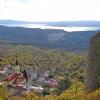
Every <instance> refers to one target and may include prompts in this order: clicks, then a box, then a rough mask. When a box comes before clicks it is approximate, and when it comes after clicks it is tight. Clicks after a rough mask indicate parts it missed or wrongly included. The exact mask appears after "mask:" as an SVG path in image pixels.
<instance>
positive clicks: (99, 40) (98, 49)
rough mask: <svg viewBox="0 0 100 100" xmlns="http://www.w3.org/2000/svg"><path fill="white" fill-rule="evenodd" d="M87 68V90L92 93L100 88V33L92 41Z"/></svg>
mask: <svg viewBox="0 0 100 100" xmlns="http://www.w3.org/2000/svg"><path fill="white" fill-rule="evenodd" d="M87 64H88V65H87V67H86V89H87V91H88V92H92V91H94V90H96V89H97V88H99V87H100V33H97V34H96V35H95V36H93V38H92V39H91V40H90V48H89V54H88V60H87Z"/></svg>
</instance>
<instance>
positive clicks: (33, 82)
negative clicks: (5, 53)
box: [0, 60, 58, 95]
mask: <svg viewBox="0 0 100 100" xmlns="http://www.w3.org/2000/svg"><path fill="white" fill-rule="evenodd" d="M0 85H4V86H5V87H7V89H8V91H10V93H11V94H12V95H20V93H21V92H22V91H28V92H30V91H35V92H37V93H38V94H40V95H43V91H44V88H45V87H48V88H49V90H50V91H51V90H53V89H55V88H56V87H57V85H58V81H57V80H56V79H55V78H54V77H53V76H52V75H51V74H50V71H49V70H47V71H38V70H37V68H35V67H33V66H28V67H27V68H26V69H24V70H21V66H19V64H18V61H17V60H16V64H15V66H11V65H6V64H5V65H2V66H1V67H0Z"/></svg>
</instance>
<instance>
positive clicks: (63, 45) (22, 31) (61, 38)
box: [0, 26, 96, 52]
mask: <svg viewBox="0 0 100 100" xmlns="http://www.w3.org/2000/svg"><path fill="white" fill-rule="evenodd" d="M95 33H96V31H80V32H66V31H64V30H60V29H32V28H21V27H6V26H0V39H1V40H6V41H9V42H10V43H12V44H28V45H33V46H37V47H41V48H51V49H52V48H58V49H64V50H68V51H74V52H75V51H84V50H85V51H86V50H87V48H88V45H89V44H88V43H89V39H90V38H91V37H92V36H93V35H94V34H95Z"/></svg>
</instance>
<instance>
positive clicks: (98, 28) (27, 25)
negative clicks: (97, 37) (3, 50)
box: [2, 24, 100, 32]
mask: <svg viewBox="0 0 100 100" xmlns="http://www.w3.org/2000/svg"><path fill="white" fill-rule="evenodd" d="M2 25H4V26H9V27H26V28H40V29H62V30H64V31H67V32H73V31H98V30H100V27H58V26H47V25H45V24H2Z"/></svg>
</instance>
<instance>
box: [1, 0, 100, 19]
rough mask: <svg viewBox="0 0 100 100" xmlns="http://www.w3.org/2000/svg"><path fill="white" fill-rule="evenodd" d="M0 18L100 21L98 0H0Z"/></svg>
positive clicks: (99, 0) (99, 2) (99, 1)
mask: <svg viewBox="0 0 100 100" xmlns="http://www.w3.org/2000/svg"><path fill="white" fill-rule="evenodd" d="M0 19H11V20H21V21H78V20H96V21H100V0H0Z"/></svg>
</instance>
